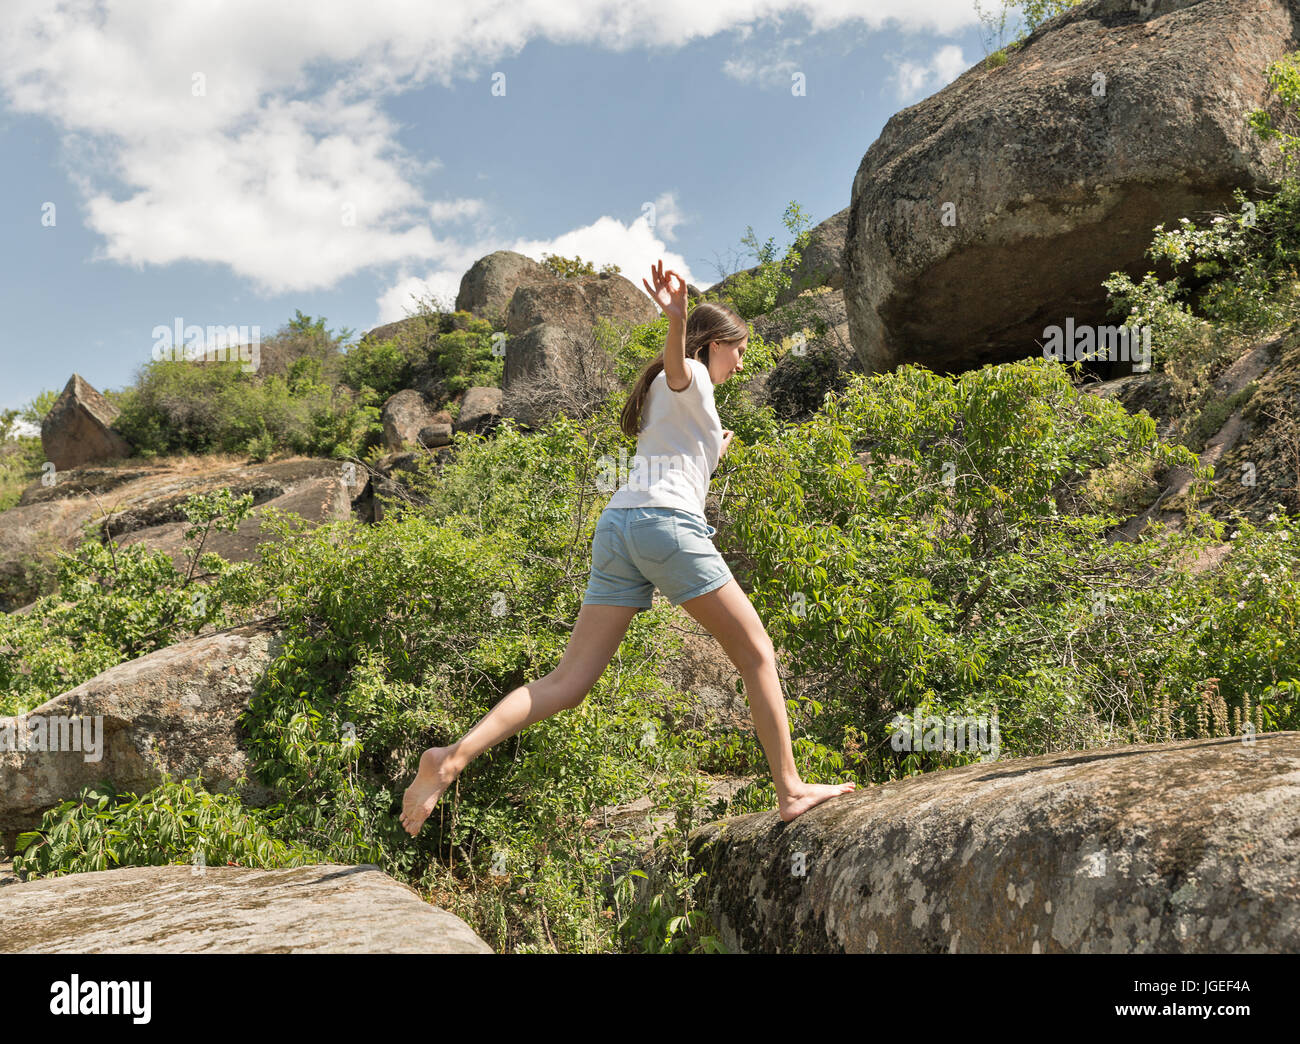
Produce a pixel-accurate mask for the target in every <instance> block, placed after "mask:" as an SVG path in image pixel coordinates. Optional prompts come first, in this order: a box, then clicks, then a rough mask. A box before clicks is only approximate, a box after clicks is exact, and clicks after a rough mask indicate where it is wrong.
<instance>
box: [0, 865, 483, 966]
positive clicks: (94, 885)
mask: <svg viewBox="0 0 1300 1044" xmlns="http://www.w3.org/2000/svg"><path fill="white" fill-rule="evenodd" d="M0 918H3V919H4V925H5V930H4V933H3V934H2V935H0V952H4V953H491V952H492V948H491V947H490V946H488V944H487V943H485V942H484V941H483V940H482V939H480V938H479V937H478V936H477V935H475V934H474V932H473V930H471V929H470V927H469V925H467V924H466V923H465V922H464V921H462V920H461V919H460V918H459V917H456V916H455V915H454V914H450V913H448V912H447V911H446V910H442V909H439V908H438V907H436V906H430V905H429V904H428V903H426V902H424V901H423V900H422V899H421V898H420V897H419V896H418V895H416V893H415V892H414V891H412V890H411V889H410V888H408V887H406V885H404V884H400V883H399V882H397V881H394V880H393V879H392V878H391V877H389V876H387V875H386V874H385V873H383V871H381V870H380V869H379V868H378V867H376V866H370V865H362V866H343V865H339V864H335V863H321V864H316V865H313V866H299V867H291V868H288V869H284V870H252V869H247V868H244V867H233V866H209V867H197V868H196V867H191V866H188V865H186V866H177V865H173V866H142V867H128V868H124V869H121V870H104V871H99V872H96V873H86V874H68V875H66V876H63V877H50V878H43V879H41V880H39V881H28V882H25V883H20V884H12V885H9V886H7V887H5V888H4V889H2V890H0Z"/></svg>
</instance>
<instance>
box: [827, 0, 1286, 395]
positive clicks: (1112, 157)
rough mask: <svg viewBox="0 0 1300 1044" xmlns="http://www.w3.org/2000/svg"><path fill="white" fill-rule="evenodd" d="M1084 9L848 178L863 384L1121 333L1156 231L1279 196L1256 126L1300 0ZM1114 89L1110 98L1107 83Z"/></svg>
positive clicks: (903, 120) (1172, 1) (884, 142)
mask: <svg viewBox="0 0 1300 1044" xmlns="http://www.w3.org/2000/svg"><path fill="white" fill-rule="evenodd" d="M1145 6H1147V5H1134V4H1132V3H1130V2H1129V0H1092V2H1089V3H1084V4H1081V5H1080V6H1078V7H1075V8H1073V9H1071V10H1069V11H1067V12H1065V13H1063V14H1061V15H1059V16H1057V17H1056V18H1054V19H1052V20H1050V21H1049V22H1047V23H1045V24H1044V25H1043V26H1040V27H1039V29H1038V30H1037V31H1036V32H1034V33H1033V35H1031V36H1030V37H1029V38H1028V40H1027V41H1026V42H1025V44H1024V45H1023V47H1021V48H1019V49H1017V50H1016V51H1014V52H1012V54H1011V56H1010V60H1009V61H1008V62H1007V63H1006V65H1004V66H1001V67H997V68H985V67H984V65H983V64H982V63H981V64H979V65H977V66H975V67H974V68H972V69H969V70H968V71H967V72H965V73H963V74H962V75H961V76H960V77H959V78H958V79H957V80H956V81H955V82H953V83H951V84H949V85H948V86H947V87H945V88H944V89H943V90H941V91H939V92H938V93H937V94H935V95H934V96H932V97H930V98H927V99H926V100H925V101H922V102H920V103H919V104H917V105H913V106H911V107H910V108H907V109H904V110H903V111H902V112H900V113H898V114H897V115H895V116H894V117H893V118H892V119H890V121H889V122H888V123H887V124H886V125H885V129H884V130H883V131H882V132H881V135H880V137H879V139H878V140H877V141H876V142H875V143H874V144H873V145H872V146H871V148H870V149H868V151H867V153H866V155H865V156H864V157H863V160H862V163H861V165H860V166H859V168H858V172H857V176H856V177H855V178H854V182H853V192H852V203H851V206H850V210H849V218H848V228H847V231H846V244H845V252H844V262H845V274H844V291H845V300H846V304H847V308H848V318H849V325H850V329H851V331H852V339H853V345H854V348H855V349H856V351H857V354H858V357H859V359H860V360H861V363H862V365H863V366H864V368H866V369H868V370H870V371H883V370H889V369H892V368H893V367H894V366H896V365H898V364H899V363H905V362H918V363H922V364H924V365H926V366H928V367H930V368H931V369H934V370H937V371H940V372H944V371H951V372H958V371H961V370H966V369H971V368H975V367H978V366H981V365H983V364H985V363H990V362H993V363H996V362H1005V361H1009V360H1011V359H1015V358H1024V357H1026V356H1029V355H1033V354H1041V352H1042V348H1041V344H1042V342H1043V339H1044V334H1043V331H1044V329H1045V328H1046V327H1048V326H1052V325H1060V326H1063V325H1064V323H1065V320H1066V319H1067V318H1069V317H1072V318H1073V319H1074V322H1075V323H1076V324H1077V325H1083V324H1089V325H1093V324H1095V325H1112V324H1113V323H1115V322H1116V321H1117V320H1115V319H1113V318H1111V317H1109V316H1108V314H1107V313H1108V307H1107V302H1106V292H1105V290H1104V289H1103V287H1102V285H1101V283H1102V280H1103V279H1105V278H1107V277H1108V276H1109V274H1110V273H1111V272H1112V271H1114V270H1124V271H1127V272H1128V273H1129V274H1130V275H1133V276H1135V277H1140V276H1141V274H1142V272H1144V271H1145V270H1146V269H1147V268H1148V267H1149V263H1148V260H1147V259H1146V258H1144V257H1143V253H1144V251H1145V249H1146V247H1147V246H1148V245H1149V243H1150V240H1151V234H1152V233H1151V229H1152V227H1153V226H1154V225H1156V224H1157V223H1159V222H1166V223H1173V222H1175V221H1176V220H1177V219H1178V218H1179V217H1182V216H1192V215H1193V214H1196V213H1197V212H1201V211H1205V210H1208V209H1212V208H1222V207H1225V206H1231V202H1232V201H1231V191H1232V189H1233V188H1235V187H1238V186H1241V187H1245V188H1257V187H1260V186H1262V185H1264V184H1266V183H1267V182H1268V180H1269V175H1268V173H1267V164H1268V162H1269V160H1270V158H1271V157H1272V156H1273V155H1274V152H1273V149H1274V146H1272V145H1269V146H1265V145H1264V144H1263V143H1261V142H1260V141H1259V140H1258V138H1257V137H1256V136H1255V135H1254V133H1253V132H1252V131H1251V130H1250V128H1249V127H1248V126H1247V125H1246V115H1247V113H1248V112H1249V111H1250V110H1251V109H1253V108H1256V107H1259V106H1261V105H1263V104H1264V102H1265V100H1266V97H1267V93H1268V88H1267V84H1266V82H1265V79H1264V69H1265V67H1266V66H1267V65H1268V63H1269V62H1272V61H1274V60H1276V59H1277V58H1278V57H1280V56H1281V55H1282V54H1283V53H1284V52H1286V51H1290V50H1294V49H1296V47H1297V46H1300V40H1298V39H1297V18H1298V17H1300V4H1298V3H1297V2H1296V0H1153V2H1152V3H1151V4H1150V5H1149V6H1150V9H1151V10H1150V13H1149V14H1146V15H1143V14H1141V13H1140V12H1139V10H1138V9H1137V8H1139V7H1145ZM1099 77H1104V82H1103V81H1102V80H1101V79H1099Z"/></svg>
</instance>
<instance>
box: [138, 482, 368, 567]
mask: <svg viewBox="0 0 1300 1044" xmlns="http://www.w3.org/2000/svg"><path fill="white" fill-rule="evenodd" d="M271 509H274V510H276V511H288V512H292V513H293V514H295V515H298V516H299V517H300V518H301V519H302V521H303V523H305V524H307V525H316V524H319V523H322V522H337V521H340V520H342V519H345V518H348V517H349V516H350V515H351V513H352V497H351V493H350V486H349V485H348V483H347V482H345V481H344V479H343V478H342V477H341V476H340V475H325V476H321V477H320V478H314V479H308V480H307V481H305V482H301V483H298V484H296V485H295V486H294V487H293V489H291V490H290V491H289V492H287V493H282V494H280V496H278V497H275V498H273V499H271V500H268V501H267V502H266V503H265V504H262V505H261V506H259V507H258V508H257V509H256V510H255V511H254V512H253V514H252V515H250V516H249V517H248V518H246V519H244V521H243V522H241V523H239V528H237V529H235V530H234V531H233V532H228V531H225V530H214V531H213V532H211V533H209V534H208V536H207V539H206V540H205V541H204V543H203V551H204V553H206V552H208V551H211V552H213V553H214V554H217V555H220V556H221V557H222V558H224V559H225V560H226V561H227V562H251V561H254V560H255V559H256V558H257V557H258V555H259V551H258V546H259V545H260V544H261V543H262V542H263V541H265V540H267V539H271V538H270V537H269V536H268V534H267V533H265V532H264V531H263V529H262V523H263V521H264V520H265V517H266V514H267V512H268V511H269V510H271ZM188 528H189V523H188V522H169V523H166V524H164V525H161V526H149V527H148V528H145V529H140V530H136V531H135V532H131V533H127V534H126V535H124V536H122V537H120V538H118V543H119V544H120V545H121V546H122V547H127V546H129V545H130V544H145V545H146V546H147V547H149V548H150V549H151V550H154V551H165V552H167V554H169V555H171V559H172V563H173V564H174V565H175V566H176V568H177V569H178V570H182V571H188V570H189V568H190V560H189V558H188V557H187V556H186V554H185V549H186V548H187V547H190V546H191V541H187V540H186V539H185V531H186V530H187V529H188ZM193 545H194V546H197V541H194V542H193Z"/></svg>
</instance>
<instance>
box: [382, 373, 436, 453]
mask: <svg viewBox="0 0 1300 1044" xmlns="http://www.w3.org/2000/svg"><path fill="white" fill-rule="evenodd" d="M380 419H381V420H382V421H383V425H384V445H385V446H387V447H388V448H389V449H390V450H394V451H398V450H401V449H402V448H403V447H405V446H406V444H407V443H415V444H417V445H423V446H425V447H428V448H430V449H432V448H434V447H437V446H446V445H449V444H450V443H451V414H450V413H448V412H447V411H446V410H435V409H434V408H433V407H432V406H430V405H429V403H428V401H427V400H426V399H425V397H424V396H423V395H421V394H420V392H418V391H416V390H415V389H413V388H406V389H404V390H402V391H399V392H397V394H395V395H393V396H391V397H390V398H389V399H388V401H387V402H385V403H384V408H383V410H382V411H381V413H380Z"/></svg>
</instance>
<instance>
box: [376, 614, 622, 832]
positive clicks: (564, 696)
mask: <svg viewBox="0 0 1300 1044" xmlns="http://www.w3.org/2000/svg"><path fill="white" fill-rule="evenodd" d="M636 612H637V610H636V608H634V607H632V606H623V605H595V604H592V605H584V606H583V607H582V609H581V611H580V612H579V613H578V622H577V623H576V624H574V627H573V633H572V634H571V635H570V636H569V644H568V646H567V647H566V648H565V650H564V656H563V657H561V659H560V662H559V665H558V666H557V667H556V668H555V670H553V671H551V673H550V674H548V675H546V677H544V678H539V679H538V680H537V681H535V682H530V683H529V684H527V685H521V686H519V688H517V689H514V690H513V691H511V692H510V693H509V695H507V696H506V698H505V699H503V700H501V702H499V703H498V704H497V705H496V706H495V707H493V708H492V709H491V710H490V711H488V712H487V714H485V715H484V716H483V717H482V719H481V720H480V721H479V722H478V724H477V725H475V726H474V727H473V728H472V729H470V730H469V732H467V733H465V735H464V736H462V737H461V738H460V739H459V740H457V741H456V742H455V743H453V744H452V745H451V746H450V747H430V748H429V749H428V750H426V751H425V752H424V753H423V754H421V755H420V769H419V772H417V773H416V776H415V780H414V782H412V783H411V785H410V786H409V787H407V788H406V793H405V795H404V796H403V798H402V817H401V818H402V826H403V828H404V829H405V830H406V832H407V833H408V834H410V835H411V836H412V837H414V836H415V835H416V834H418V833H419V832H420V827H422V826H423V825H424V821H425V820H426V819H428V818H429V814H430V813H431V812H432V811H433V809H434V806H435V805H436V804H437V803H438V799H439V798H441V797H442V795H443V794H444V793H446V791H447V788H448V787H449V786H451V784H452V783H453V782H455V780H456V777H457V776H459V775H460V774H461V772H462V771H463V770H464V768H465V766H466V765H468V764H469V763H470V762H471V761H473V760H474V758H476V757H477V756H478V755H480V754H482V753H483V751H485V750H487V749H488V748H489V747H494V746H496V745H497V744H498V743H500V742H501V741H502V740H504V739H509V738H510V737H511V736H513V735H514V734H515V733H516V732H519V731H520V730H522V729H524V728H527V727H528V726H529V725H532V724H533V723H534V722H538V721H541V720H542V719H543V718H549V717H550V716H551V715H552V714H555V713H556V712H557V711H562V710H567V709H569V708H572V707H576V706H578V704H580V703H581V702H582V701H583V700H584V699H585V698H586V696H587V693H589V692H590V691H591V687H592V686H593V685H595V684H596V680H597V679H598V678H599V677H600V676H601V674H602V673H603V672H604V670H605V668H606V667H607V666H608V665H609V661H610V660H611V659H613V657H614V653H616V652H617V651H618V646H619V643H620V642H622V641H623V635H624V634H626V633H627V628H628V625H629V624H631V622H632V617H633V616H634V615H636Z"/></svg>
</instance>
